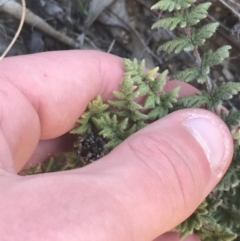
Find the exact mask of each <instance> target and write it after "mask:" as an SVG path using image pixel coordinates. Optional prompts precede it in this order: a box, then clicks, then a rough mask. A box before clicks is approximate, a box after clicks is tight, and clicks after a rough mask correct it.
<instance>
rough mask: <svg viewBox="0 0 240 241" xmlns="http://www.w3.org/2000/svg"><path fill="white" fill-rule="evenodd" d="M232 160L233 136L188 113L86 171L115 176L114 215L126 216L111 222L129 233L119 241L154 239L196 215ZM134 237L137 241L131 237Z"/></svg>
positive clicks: (210, 118)
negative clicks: (197, 209) (192, 214)
mask: <svg viewBox="0 0 240 241" xmlns="http://www.w3.org/2000/svg"><path fill="white" fill-rule="evenodd" d="M232 155H233V141H232V137H231V134H230V132H229V130H228V128H227V127H226V125H225V124H224V122H223V121H222V120H221V119H220V118H219V117H218V116H216V115H215V114H213V113H211V112H209V111H206V110H203V109H185V110H180V111H176V112H174V113H172V114H169V115H167V116H166V117H164V118H162V119H161V120H159V121H156V122H155V123H153V124H151V125H149V126H148V127H146V128H144V129H142V130H141V131H139V132H137V133H136V134H134V135H132V136H131V137H130V138H128V139H127V140H126V141H125V142H123V143H122V144H121V145H119V146H118V147H117V148H115V149H114V150H113V151H112V152H111V153H110V154H109V155H107V156H106V157H104V158H103V159H102V160H100V161H99V162H96V163H94V164H93V165H90V166H88V167H86V168H84V169H83V170H85V171H84V172H85V173H86V171H87V170H88V173H89V172H90V173H94V175H97V176H98V178H99V175H100V178H99V180H104V181H103V182H106V176H109V175H110V177H111V180H110V179H109V181H108V187H107V189H108V193H111V196H114V195H115V196H117V198H115V199H116V200H117V201H116V200H115V201H116V202H117V204H116V205H115V208H114V209H113V210H111V211H112V216H114V219H115V218H117V217H119V216H120V217H121V218H122V219H123V217H125V218H124V222H123V220H122V221H121V220H112V221H111V223H113V224H116V223H118V224H121V225H126V226H127V227H125V228H126V229H127V230H128V231H129V232H125V234H124V235H125V236H124V238H123V236H121V235H120V236H119V240H153V239H154V238H156V237H157V236H159V235H160V234H162V233H164V232H166V231H168V230H171V229H172V228H174V227H175V226H177V225H178V224H179V223H181V222H182V221H184V220H185V219H186V218H187V217H188V216H190V215H191V213H192V212H194V210H195V209H196V208H197V207H198V205H199V204H200V203H201V202H202V201H203V200H204V198H205V197H206V196H207V195H208V194H209V192H210V191H211V190H212V189H213V188H214V186H215V185H216V184H217V183H218V182H219V181H220V179H221V177H222V176H223V174H224V173H225V171H226V169H227V167H228V166H229V164H230V161H231V159H232ZM99 170H100V172H99ZM101 170H102V171H101ZM101 176H102V177H101ZM116 207H118V208H116ZM108 209H109V206H108ZM112 228H113V229H114V227H112ZM123 230H124V229H123ZM130 230H131V231H130ZM109 231H110V230H109ZM129 233H131V236H132V237H135V238H133V239H130V238H129V237H126V235H128V234H129ZM120 237H121V238H120ZM116 240H118V239H116Z"/></svg>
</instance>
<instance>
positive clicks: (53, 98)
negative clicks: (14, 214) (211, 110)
mask: <svg viewBox="0 0 240 241" xmlns="http://www.w3.org/2000/svg"><path fill="white" fill-rule="evenodd" d="M122 79H123V60H122V59H121V58H119V57H116V56H113V55H110V54H105V53H101V52H96V51H62V52H61V51H58V52H49V53H41V54H33V55H27V56H19V57H10V58H5V59H4V60H2V61H1V65H0V81H1V84H0V102H1V107H0V108H1V109H0V123H1V129H0V147H1V149H2V150H4V151H5V155H6V157H8V158H5V156H3V155H2V156H1V157H0V167H2V168H4V169H7V170H8V171H11V172H14V166H13V162H14V165H15V169H16V170H17V171H19V170H20V169H21V168H22V167H23V166H24V165H25V163H26V161H27V160H28V159H29V158H30V156H31V155H32V154H33V152H34V150H35V148H36V147H37V144H38V142H39V139H41V140H46V139H52V138H56V137H59V136H61V135H63V134H64V133H66V132H67V131H69V130H70V129H71V128H72V127H73V126H74V125H75V122H76V120H77V118H78V117H79V116H80V115H81V114H82V113H83V111H84V110H85V109H86V107H87V104H88V103H89V101H90V100H92V99H94V98H95V97H96V96H97V95H101V96H102V97H103V99H104V100H107V99H109V98H110V97H112V91H113V90H116V89H117V88H118V85H119V83H120V81H121V80H122ZM176 85H181V86H182V87H183V88H182V90H181V93H180V94H183V95H186V93H189V94H190V93H193V92H194V91H196V89H195V88H193V87H191V86H190V85H187V84H185V83H179V82H176V81H174V82H169V83H168V84H167V85H166V89H170V88H173V87H174V86H176ZM9 149H10V150H11V152H10V153H9ZM7 150H8V152H7ZM46 154H49V153H46ZM10 157H12V158H10ZM11 160H13V161H11Z"/></svg>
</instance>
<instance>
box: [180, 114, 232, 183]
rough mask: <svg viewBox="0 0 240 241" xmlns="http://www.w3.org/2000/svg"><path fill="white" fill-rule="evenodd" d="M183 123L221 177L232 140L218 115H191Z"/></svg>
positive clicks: (213, 169) (212, 168) (211, 166)
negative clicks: (211, 116) (212, 116)
mask: <svg viewBox="0 0 240 241" xmlns="http://www.w3.org/2000/svg"><path fill="white" fill-rule="evenodd" d="M183 125H184V126H185V127H186V128H187V130H188V131H189V132H190V133H191V134H192V135H193V137H194V138H195V139H196V140H197V141H198V143H199V144H200V145H201V147H202V148H203V150H204V152H205V154H206V157H207V158H208V161H209V164H210V168H211V170H212V171H213V172H214V173H215V174H216V175H217V176H218V177H219V178H221V177H222V175H223V170H224V167H225V165H226V164H227V160H228V157H229V152H230V149H231V148H230V147H231V145H232V142H233V140H232V138H231V137H230V136H229V135H228V134H227V133H226V132H227V131H226V126H225V124H224V123H223V122H222V121H221V120H220V119H219V118H218V117H214V118H210V117H209V116H208V115H199V116H198V115H192V116H190V117H188V118H187V119H185V121H184V122H183Z"/></svg>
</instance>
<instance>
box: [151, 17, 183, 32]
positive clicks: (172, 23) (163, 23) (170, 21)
mask: <svg viewBox="0 0 240 241" xmlns="http://www.w3.org/2000/svg"><path fill="white" fill-rule="evenodd" d="M182 20H183V18H182V16H181V15H177V16H174V17H170V18H164V19H160V20H158V21H157V22H156V23H154V24H153V25H152V29H154V28H159V27H162V28H166V29H170V30H173V29H175V28H176V27H177V25H178V24H179V23H180V22H181V21H182Z"/></svg>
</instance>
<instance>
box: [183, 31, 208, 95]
mask: <svg viewBox="0 0 240 241" xmlns="http://www.w3.org/2000/svg"><path fill="white" fill-rule="evenodd" d="M185 33H186V35H187V37H188V38H189V39H192V34H191V27H190V26H187V27H186V28H185ZM193 55H194V57H195V58H196V63H197V66H198V67H201V64H202V58H201V56H200V54H199V51H198V46H194V49H193ZM205 83H206V88H207V91H208V93H210V92H211V90H212V81H211V79H210V77H209V76H208V75H207V77H206V82H205Z"/></svg>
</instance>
